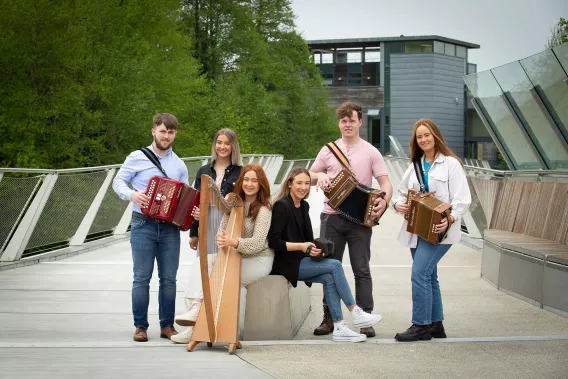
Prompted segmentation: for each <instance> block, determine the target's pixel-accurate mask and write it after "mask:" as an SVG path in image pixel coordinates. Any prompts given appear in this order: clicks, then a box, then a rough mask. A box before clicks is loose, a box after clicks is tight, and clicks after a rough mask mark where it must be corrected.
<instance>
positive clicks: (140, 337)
mask: <svg viewBox="0 0 568 379" xmlns="http://www.w3.org/2000/svg"><path fill="white" fill-rule="evenodd" d="M132 339H133V340H134V341H136V342H146V341H148V333H146V329H144V328H136V331H135V332H134V337H133V338H132Z"/></svg>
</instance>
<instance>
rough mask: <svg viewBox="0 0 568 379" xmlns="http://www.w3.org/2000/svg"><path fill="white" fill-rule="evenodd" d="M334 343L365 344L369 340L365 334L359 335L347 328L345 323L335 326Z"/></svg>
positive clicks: (336, 323) (338, 323) (335, 324)
mask: <svg viewBox="0 0 568 379" xmlns="http://www.w3.org/2000/svg"><path fill="white" fill-rule="evenodd" d="M332 339H333V342H363V341H365V340H366V339H367V336H366V335H364V334H359V333H356V332H354V331H353V330H351V329H349V328H348V327H347V323H346V322H345V321H341V322H335V323H334V324H333V338H332Z"/></svg>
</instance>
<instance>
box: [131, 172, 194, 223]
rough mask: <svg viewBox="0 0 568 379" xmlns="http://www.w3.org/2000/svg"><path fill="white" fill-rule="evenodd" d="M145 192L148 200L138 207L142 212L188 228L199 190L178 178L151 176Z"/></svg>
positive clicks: (191, 221) (191, 220)
mask: <svg viewBox="0 0 568 379" xmlns="http://www.w3.org/2000/svg"><path fill="white" fill-rule="evenodd" d="M145 194H146V195H147V196H148V197H149V198H150V201H149V203H148V206H147V207H145V208H140V210H141V211H142V213H143V214H145V215H146V216H148V217H152V218H155V219H158V220H163V221H165V222H170V223H172V224H174V225H176V226H178V227H179V228H180V229H181V230H189V228H190V227H191V224H192V223H193V217H194V215H195V209H196V208H197V207H199V191H197V190H196V189H194V188H192V187H190V186H188V185H187V184H185V183H183V182H180V181H178V180H173V179H168V178H163V177H160V176H153V177H151V178H150V181H149V182H148V186H147V187H146V192H145Z"/></svg>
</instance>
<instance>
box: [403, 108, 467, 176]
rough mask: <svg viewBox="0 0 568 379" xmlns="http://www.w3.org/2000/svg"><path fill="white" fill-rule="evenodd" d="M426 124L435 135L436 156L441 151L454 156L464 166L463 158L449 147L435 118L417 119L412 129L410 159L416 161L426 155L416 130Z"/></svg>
mask: <svg viewBox="0 0 568 379" xmlns="http://www.w3.org/2000/svg"><path fill="white" fill-rule="evenodd" d="M422 125H424V126H425V127H427V128H428V129H429V130H430V133H432V135H433V136H434V142H435V143H434V152H435V154H434V157H436V156H437V155H438V154H439V153H442V154H443V155H445V156H450V157H454V158H456V159H457V160H458V162H460V164H461V165H462V167H463V163H462V161H461V159H459V158H458V156H457V155H455V154H454V152H453V151H452V149H450V148H449V147H448V144H447V143H446V141H445V140H444V136H443V135H442V132H441V131H440V128H439V127H438V125H436V123H435V122H434V121H433V120H430V119H429V118H421V119H420V120H418V121H416V123H415V124H414V128H413V129H412V137H411V138H410V161H411V162H414V160H416V159H420V158H422V156H423V155H424V150H422V148H421V147H420V146H418V141H417V140H416V130H417V129H418V128H419V127H420V126H422Z"/></svg>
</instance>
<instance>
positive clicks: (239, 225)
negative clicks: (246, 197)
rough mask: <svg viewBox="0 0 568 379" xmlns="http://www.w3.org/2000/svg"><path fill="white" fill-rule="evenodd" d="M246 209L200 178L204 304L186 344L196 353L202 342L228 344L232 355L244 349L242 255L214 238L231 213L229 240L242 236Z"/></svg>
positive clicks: (200, 249) (228, 226)
mask: <svg viewBox="0 0 568 379" xmlns="http://www.w3.org/2000/svg"><path fill="white" fill-rule="evenodd" d="M243 212H244V208H243V201H242V199H241V198H240V197H239V196H237V195H236V194H234V193H231V194H229V195H228V197H227V199H225V198H224V197H223V196H222V195H221V191H220V190H219V188H218V187H217V186H216V184H215V181H214V180H213V179H212V178H211V177H210V176H208V175H202V176H201V189H200V202H199V213H200V215H199V224H200V228H199V261H200V270H201V283H202V285H203V305H202V306H201V309H200V311H199V316H198V317H197V322H196V323H195V326H194V329H193V336H192V338H191V341H190V342H189V344H188V345H187V350H188V351H193V349H194V347H195V346H196V345H197V344H198V343H200V342H207V346H209V347H211V346H212V345H213V343H214V342H220V343H228V344H229V353H231V354H232V353H234V351H235V349H236V348H241V344H240V343H239V302H240V294H241V259H242V258H241V254H239V253H238V252H237V251H236V249H235V248H233V247H230V248H223V249H219V248H218V247H217V244H216V243H215V236H216V234H217V230H218V228H219V225H220V224H221V219H222V217H223V215H224V214H229V221H228V223H227V227H226V232H227V234H228V235H229V237H230V238H238V237H241V236H242V234H243V227H244V224H243V222H244V219H243V217H244V214H243ZM209 252H213V253H214V252H216V253H217V258H216V260H215V263H214V266H213V271H212V272H211V275H209V270H208V263H207V261H208V259H209V258H210V257H208V253H209Z"/></svg>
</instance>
